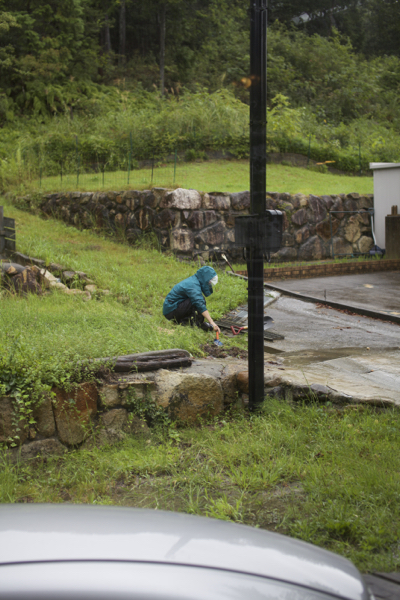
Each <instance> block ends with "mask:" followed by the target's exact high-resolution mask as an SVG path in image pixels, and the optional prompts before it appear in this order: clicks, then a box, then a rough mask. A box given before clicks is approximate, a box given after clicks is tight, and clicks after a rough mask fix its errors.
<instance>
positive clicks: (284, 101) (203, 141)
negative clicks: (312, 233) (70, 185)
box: [0, 0, 400, 189]
mask: <svg viewBox="0 0 400 600" xmlns="http://www.w3.org/2000/svg"><path fill="white" fill-rule="evenodd" d="M397 4H398V3H397V2H392V1H391V0H361V1H357V2H355V1H354V2H353V1H352V0H351V1H350V0H349V1H348V2H343V1H342V0H329V2H327V0H308V1H307V2H305V3H302V4H301V9H300V8H299V3H297V2H293V1H292V0H280V1H279V0H273V1H271V3H270V23H271V26H270V28H269V33H268V89H269V92H268V98H269V100H268V103H269V113H268V147H269V151H281V152H298V153H301V154H309V156H310V158H311V159H314V160H316V161H319V162H324V161H327V160H331V161H335V166H336V167H338V168H340V169H342V170H345V171H353V172H354V171H359V170H360V169H361V170H363V171H365V170H366V169H367V168H368V163H369V162H370V161H387V160H389V161H392V160H399V159H400V156H399V155H400V147H399V144H398V141H397V138H398V130H399V128H400V109H399V106H400V103H399V102H398V97H399V85H400V59H399V57H398V54H399V53H398V46H397V45H396V44H398V41H397V37H396V36H394V37H393V35H392V32H393V31H394V30H395V27H396V23H397V19H398V17H397V15H398V14H399V15H400V8H399V7H398V5H397ZM389 16H390V19H389ZM385 19H386V20H385ZM389 21H390V23H389ZM373 24H376V27H373ZM384 27H386V28H387V35H386V34H384V32H383V29H384ZM379 32H381V34H379ZM374 40H375V41H374ZM0 42H1V47H0V67H1V68H0V126H2V128H3V129H2V136H1V139H0V188H3V189H4V188H5V187H7V185H9V184H11V183H16V182H21V181H23V180H24V173H26V172H27V171H29V172H30V173H34V177H38V176H39V172H40V173H45V174H47V175H54V174H56V173H57V174H58V173H59V172H60V169H63V170H64V171H65V172H68V171H72V170H74V169H76V165H77V162H78V163H79V165H80V167H82V168H83V167H84V165H86V167H85V168H89V169H90V168H93V169H95V170H96V171H97V172H99V171H100V170H104V169H122V170H123V169H125V170H126V169H127V168H128V164H129V165H130V167H131V168H134V167H135V166H137V161H140V160H143V159H149V158H151V157H153V156H155V157H156V158H157V159H159V160H165V158H166V157H167V156H168V155H169V156H171V155H172V154H173V153H174V152H175V151H178V152H181V154H182V156H186V155H188V156H189V157H192V158H199V157H202V156H204V151H221V150H225V151H226V150H229V151H230V152H231V153H232V154H233V155H234V156H236V157H246V156H247V155H248V143H249V141H248V140H249V138H248V107H247V102H248V94H249V90H248V82H249V81H250V80H249V78H248V75H249V17H248V12H247V3H246V2H245V1H244V0H233V1H231V2H228V1H227V0H203V1H202V2H199V1H198V0H185V1H184V0H148V2H146V3H143V2H139V0H59V1H57V2H55V1H54V0H29V1H28V2H22V1H21V0H14V1H13V2H11V0H0ZM131 137H132V143H131V141H130V140H131ZM61 165H62V166H61Z"/></svg>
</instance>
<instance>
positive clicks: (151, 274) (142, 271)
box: [0, 201, 400, 571]
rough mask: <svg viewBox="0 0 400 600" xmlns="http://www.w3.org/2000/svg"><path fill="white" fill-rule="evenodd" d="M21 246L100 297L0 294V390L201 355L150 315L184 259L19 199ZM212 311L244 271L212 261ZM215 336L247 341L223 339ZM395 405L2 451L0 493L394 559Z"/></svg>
mask: <svg viewBox="0 0 400 600" xmlns="http://www.w3.org/2000/svg"><path fill="white" fill-rule="evenodd" d="M2 203H3V204H5V214H6V216H9V217H14V218H15V219H16V223H17V232H18V233H17V240H18V249H19V250H20V251H21V252H24V253H27V254H31V255H33V256H37V257H39V258H44V259H46V260H47V261H54V262H59V263H62V264H64V265H65V266H67V267H70V268H72V269H75V270H83V271H85V272H87V273H88V275H89V276H91V277H93V278H94V279H95V280H96V282H97V283H98V285H99V287H100V288H107V289H110V290H111V292H112V295H111V296H107V297H104V298H102V299H100V300H95V299H93V300H91V301H90V302H84V301H83V300H82V299H81V298H79V297H70V296H66V295H63V294H62V293H58V292H54V293H53V294H52V295H49V296H44V297H34V296H30V297H28V298H16V297H13V296H11V295H9V294H8V293H7V292H2V295H1V298H0V302H1V304H0V396H1V395H2V394H4V393H12V394H14V395H15V396H16V397H17V398H19V400H20V401H21V402H25V403H29V402H30V401H31V400H32V399H34V398H35V394H39V393H41V392H42V391H43V389H45V388H46V387H48V388H49V387H51V386H52V385H64V386H66V385H68V384H73V382H75V381H79V380H81V379H82V377H83V376H84V375H83V374H82V371H81V370H80V368H79V367H77V366H76V365H77V361H78V360H80V359H82V358H90V357H101V356H110V355H116V354H123V353H128V352H129V353H131V352H132V353H133V352H138V351H145V350H157V349H162V348H171V347H180V348H185V349H187V350H189V351H191V352H192V353H193V354H197V355H200V354H201V349H200V346H201V344H203V343H204V342H206V341H210V340H211V339H212V338H213V334H205V333H204V332H202V331H200V330H195V329H190V328H185V327H180V326H176V325H174V324H172V323H169V322H168V321H166V320H165V319H164V318H163V317H162V315H161V306H162V302H163V299H164V297H165V295H166V293H167V292H168V291H169V289H170V288H171V287H172V286H173V285H174V284H175V283H176V282H177V281H179V280H181V279H183V278H184V277H186V276H188V275H190V274H192V273H193V271H194V266H193V265H190V264H184V263H179V262H176V261H175V259H174V258H173V257H172V256H168V255H166V254H161V253H159V252H158V251H157V250H155V249H152V248H151V245H150V242H151V240H150V239H148V240H147V241H146V242H144V243H143V244H142V246H141V247H134V248H131V247H128V246H125V245H123V244H119V243H118V242H116V241H113V240H111V239H106V238H104V237H99V236H96V235H95V234H94V233H89V232H85V231H78V230H76V229H74V228H73V227H68V226H66V225H65V224H63V223H61V222H57V221H52V220H50V219H49V220H44V219H41V218H39V217H37V216H34V215H31V214H28V213H25V212H22V211H19V210H17V209H15V208H14V207H12V206H9V205H7V204H6V203H5V202H4V201H2ZM219 280H220V281H219V284H218V286H217V288H216V292H215V294H213V296H212V297H211V298H209V300H208V306H209V308H210V311H211V313H212V315H213V316H214V317H218V316H220V315H222V314H224V313H225V312H226V311H227V310H229V309H231V308H233V307H235V306H236V305H237V304H239V303H241V302H243V301H245V299H246V295H247V283H246V281H243V280H241V279H239V278H231V277H228V276H227V275H225V274H224V273H223V272H219ZM223 341H224V343H225V344H226V345H229V344H232V345H233V344H235V345H238V344H241V345H242V346H244V345H245V343H246V337H244V336H243V337H242V338H240V339H239V340H238V339H235V340H233V341H232V340H228V339H226V338H225V339H223ZM399 434H400V413H399V411H398V410H390V409H385V410H383V409H374V408H373V407H359V408H354V407H348V408H345V409H340V410H339V409H337V408H335V407H333V406H331V405H329V404H327V405H316V404H313V403H310V404H308V405H307V404H304V405H303V404H299V405H290V404H286V403H284V402H278V401H274V400H269V401H267V402H266V403H265V405H264V407H263V412H262V413H261V414H260V415H256V416H254V415H253V416H249V415H246V414H241V413H237V414H227V415H224V416H221V417H220V418H218V419H216V420H213V421H211V422H208V423H204V424H203V425H202V426H199V427H196V428H193V427H190V428H189V427H188V428H184V427H182V428H178V427H177V426H176V425H175V424H174V423H171V422H169V423H166V424H164V425H163V426H161V425H160V426H158V427H155V428H153V429H152V430H151V433H150V434H149V435H148V436H147V437H146V436H145V437H142V438H141V437H136V438H134V437H128V438H127V439H126V440H125V441H123V442H122V443H121V444H120V445H119V446H117V447H112V448H104V449H101V450H97V449H95V450H77V451H71V452H69V453H68V454H67V455H66V456H64V457H62V458H57V459H51V460H50V459H48V460H45V461H38V462H36V463H34V464H22V465H19V466H18V465H10V464H8V462H7V460H6V459H4V460H3V458H2V454H1V449H0V463H1V466H0V502H74V503H95V504H119V505H124V506H138V507H153V508H160V509H161V508H163V509H167V510H178V511H185V512H189V513H195V514H203V515H209V516H212V517H216V518H221V519H229V520H232V521H236V522H241V523H247V524H250V525H257V526H259V527H262V528H268V529H273V530H276V531H279V532H283V533H286V534H289V535H293V536H295V537H298V538H301V539H303V540H306V541H310V542H313V543H315V544H318V545H320V546H322V547H324V548H327V549H330V550H334V551H335V552H338V553H340V554H342V555H344V556H346V557H349V558H351V559H352V560H353V561H354V562H355V563H356V564H357V566H358V567H360V568H361V569H362V570H372V569H375V570H382V571H393V570H395V569H398V568H399V567H400V543H399V538H400V533H399V528H400V435H399Z"/></svg>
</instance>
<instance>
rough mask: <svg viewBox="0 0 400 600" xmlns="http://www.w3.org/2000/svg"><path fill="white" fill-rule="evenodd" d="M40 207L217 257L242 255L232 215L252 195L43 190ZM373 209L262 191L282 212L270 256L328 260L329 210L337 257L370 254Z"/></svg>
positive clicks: (354, 201) (366, 200) (350, 198)
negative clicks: (279, 238)
mask: <svg viewBox="0 0 400 600" xmlns="http://www.w3.org/2000/svg"><path fill="white" fill-rule="evenodd" d="M15 201H16V202H17V203H18V204H20V205H25V206H26V205H27V206H28V207H29V206H31V204H32V202H33V200H32V198H30V197H24V198H18V199H16V200H15ZM39 205H40V210H41V211H42V212H43V213H45V214H46V215H49V216H55V217H58V218H61V219H62V220H64V221H66V222H67V223H70V224H72V225H75V226H77V227H84V228H100V227H101V228H107V229H111V230H114V231H117V230H118V231H120V232H123V233H124V235H125V236H126V239H127V240H128V241H129V242H131V243H134V242H135V241H136V240H137V239H138V238H139V237H140V236H141V235H142V234H143V232H149V231H154V232H155V233H156V235H157V237H158V239H159V241H160V244H161V246H162V248H165V249H168V248H169V249H171V250H173V251H174V252H176V254H177V255H178V256H183V257H187V258H193V259H196V258H197V257H200V258H201V259H203V260H208V259H209V258H213V257H218V255H219V253H220V252H221V251H224V252H226V253H227V254H228V255H229V256H230V257H231V258H239V257H240V256H241V250H238V249H236V248H234V241H235V229H234V226H235V217H236V216H239V215H244V214H248V213H249V209H250V194H249V192H238V193H234V194H228V193H220V192H215V193H209V194H208V193H200V192H198V191H196V190H184V189H181V188H178V189H176V190H168V189H164V188H153V189H152V190H145V191H135V190H128V191H122V192H94V193H91V192H65V193H56V194H47V195H43V196H42V197H41V199H40V203H39ZM372 206H373V196H372V195H365V196H360V195H359V194H347V195H346V194H340V195H333V196H313V195H310V196H305V195H303V194H295V195H290V194H286V193H276V192H267V208H268V209H279V210H282V211H284V213H285V215H284V217H285V219H284V228H285V229H284V234H283V246H282V248H281V249H280V250H279V252H277V253H276V254H275V255H273V257H272V258H273V260H276V261H293V260H301V261H309V260H320V259H324V258H328V257H330V256H331V245H330V239H331V232H330V223H329V213H330V212H332V215H331V216H332V233H333V249H334V253H335V256H336V255H338V254H351V253H355V252H356V253H359V252H361V253H365V252H368V250H369V249H370V247H371V246H372V244H373V240H372V234H371V226H370V217H369V215H368V212H367V210H368V208H371V207H372ZM348 211H361V213H360V214H350V213H349V212H348Z"/></svg>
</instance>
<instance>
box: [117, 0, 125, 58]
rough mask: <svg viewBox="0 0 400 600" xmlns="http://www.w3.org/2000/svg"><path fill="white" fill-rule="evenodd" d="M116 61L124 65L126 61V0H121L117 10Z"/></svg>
mask: <svg viewBox="0 0 400 600" xmlns="http://www.w3.org/2000/svg"><path fill="white" fill-rule="evenodd" d="M118 62H119V64H120V66H121V65H124V64H125V62H126V0H121V9H120V11H119V58H118Z"/></svg>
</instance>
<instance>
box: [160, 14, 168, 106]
mask: <svg viewBox="0 0 400 600" xmlns="http://www.w3.org/2000/svg"><path fill="white" fill-rule="evenodd" d="M166 12H167V6H166V4H165V2H164V3H163V4H162V5H161V9H160V92H161V97H163V96H164V81H165V16H166Z"/></svg>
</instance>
